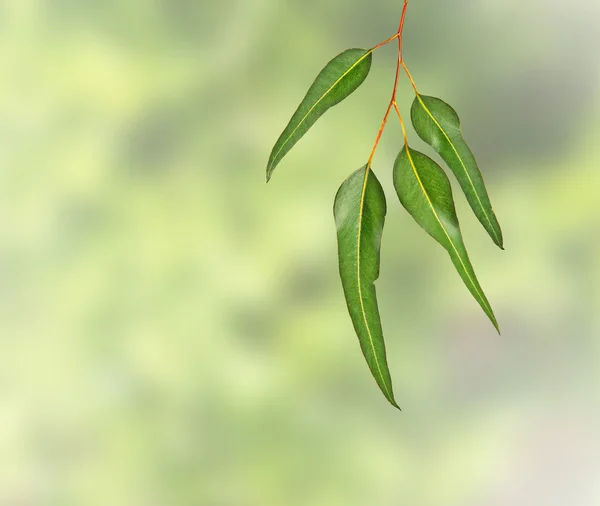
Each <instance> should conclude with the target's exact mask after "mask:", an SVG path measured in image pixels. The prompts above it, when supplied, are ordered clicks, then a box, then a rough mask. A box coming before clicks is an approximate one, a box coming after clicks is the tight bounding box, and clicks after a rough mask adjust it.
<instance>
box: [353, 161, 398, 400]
mask: <svg viewBox="0 0 600 506" xmlns="http://www.w3.org/2000/svg"><path fill="white" fill-rule="evenodd" d="M369 172H370V166H369V165H367V168H366V170H365V178H364V180H363V187H362V193H361V196H360V206H359V210H358V229H357V238H358V243H357V246H356V270H357V276H356V284H357V288H358V299H359V300H360V311H361V314H362V317H363V320H364V322H365V328H366V329H367V334H368V336H369V343H370V345H371V349H372V350H373V358H374V359H375V363H376V364H377V372H378V373H379V378H380V380H381V384H382V386H383V388H384V389H385V393H386V396H387V397H388V399H389V400H390V401H391V402H392V403H393V399H394V398H393V396H392V395H391V394H390V391H389V390H388V386H387V383H386V381H385V378H384V377H383V373H382V372H381V365H380V364H379V358H378V357H377V353H376V351H375V343H374V342H373V336H372V334H371V328H370V327H369V322H368V321H367V313H366V311H365V305H364V302H363V296H362V283H361V276H360V245H361V242H362V241H361V234H362V217H363V208H364V202H365V196H366V193H367V182H368V179H369Z"/></svg>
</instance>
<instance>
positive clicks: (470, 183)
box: [411, 95, 504, 249]
mask: <svg viewBox="0 0 600 506" xmlns="http://www.w3.org/2000/svg"><path fill="white" fill-rule="evenodd" d="M411 119H412V123H413V126H414V127H415V130H416V131H417V134H418V135H419V137H421V139H423V140H424V141H425V142H426V143H427V144H429V145H430V146H431V147H432V148H433V149H435V150H436V151H437V152H438V153H439V155H440V156H441V157H442V158H443V160H444V161H445V162H446V163H447V164H448V167H450V169H451V170H452V172H454V175H455V176H456V178H457V179H458V182H459V183H460V186H461V188H462V189H463V192H464V193H465V196H466V197H467V200H468V202H469V204H470V205H471V208H472V209H473V212H474V213H475V215H476V216H477V218H478V219H479V221H480V222H481V224H482V225H483V226H484V228H485V229H486V230H487V232H488V234H489V235H490V237H491V238H492V239H493V241H494V242H495V243H496V244H497V245H498V246H499V247H500V248H502V249H504V248H503V239H502V230H501V229H500V225H499V223H498V220H497V218H496V215H495V214H494V211H493V209H492V205H491V203H490V198H489V196H488V193H487V191H486V189H485V184H484V182H483V177H482V176H481V172H480V170H479V167H477V162H476V161H475V157H474V156H473V153H472V152H471V150H470V149H469V146H467V143H466V142H465V140H464V138H463V135H462V131H461V128H460V120H459V118H458V115H457V114H456V112H455V111H454V109H452V107H450V106H449V105H448V104H447V103H446V102H444V101H442V100H440V99H439V98H435V97H427V96H423V95H417V96H416V98H415V100H414V102H413V105H412V109H411Z"/></svg>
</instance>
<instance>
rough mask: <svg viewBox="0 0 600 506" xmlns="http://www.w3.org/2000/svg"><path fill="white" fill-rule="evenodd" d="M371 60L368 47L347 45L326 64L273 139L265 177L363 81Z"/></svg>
mask: <svg viewBox="0 0 600 506" xmlns="http://www.w3.org/2000/svg"><path fill="white" fill-rule="evenodd" d="M372 60H373V54H372V50H370V49H348V50H346V51H344V52H343V53H341V54H339V55H338V56H336V57H335V58H334V59H333V60H331V61H330V62H329V63H328V64H327V65H326V66H325V68H324V69H323V70H322V71H321V73H320V74H319V75H318V76H317V78H316V80H315V82H314V83H313V84H312V86H311V87H310V88H309V90H308V92H307V94H306V96H305V97H304V100H302V102H301V103H300V106H299V107H298V109H297V110H296V112H295V113H294V115H293V116H292V119H290V122H289V123H288V125H287V126H286V127H285V130H284V131H283V133H282V134H281V136H280V137H279V139H278V140H277V142H276V143H275V146H274V147H273V151H271V156H270V157H269V162H268V164H267V181H268V180H269V179H271V175H272V173H273V170H274V169H275V167H276V166H277V165H278V164H279V162H280V161H281V160H282V158H283V157H284V156H285V155H286V154H287V153H288V151H289V150H290V149H292V147H293V146H294V144H296V143H297V142H298V141H299V140H300V138H301V137H302V136H303V135H304V134H305V133H306V132H307V131H308V130H309V129H310V127H312V126H313V125H314V124H315V122H316V121H317V120H318V119H319V118H320V117H321V116H322V115H323V114H324V113H325V112H326V111H327V110H328V109H329V108H331V107H333V106H334V105H336V104H339V103H340V102H341V101H342V100H344V99H345V98H347V97H348V96H349V95H350V94H351V93H352V92H354V91H355V90H356V89H357V88H358V87H359V86H360V85H361V84H362V83H363V82H364V80H365V79H366V78H367V75H368V74H369V71H370V70H371V62H372Z"/></svg>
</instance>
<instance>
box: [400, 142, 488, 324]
mask: <svg viewBox="0 0 600 506" xmlns="http://www.w3.org/2000/svg"><path fill="white" fill-rule="evenodd" d="M394 186H395V188H396V192H397V193H398V197H399V198H400V202H401V203H402V205H403V206H404V207H405V208H406V210H407V211H408V212H409V213H410V214H411V215H412V217H413V218H414V219H415V221H416V222H417V223H418V224H419V225H420V226H421V227H422V228H423V229H424V230H425V231H426V232H427V233H428V234H429V235H431V237H433V238H434V239H435V240H436V241H437V242H439V243H440V244H441V245H442V246H443V247H444V248H445V249H446V251H448V253H449V254H450V258H451V259H452V262H453V263H454V266H455V267H456V270H457V271H458V274H459V275H460V277H461V278H462V279H463V281H464V283H465V285H467V288H468V289H469V291H470V292H471V294H472V295H473V297H475V300H477V302H478V303H479V305H480V306H481V308H482V309H483V311H484V312H485V314H486V315H487V316H488V317H489V319H490V320H491V322H492V323H493V325H494V327H496V329H498V322H497V321H496V317H495V316H494V312H493V311H492V308H491V306H490V303H489V302H488V300H487V297H486V296H485V294H484V293H483V290H482V288H481V285H480V284H479V281H478V280H477V277H476V276H475V271H474V270H473V266H472V265H471V261H470V260H469V256H468V254H467V249H466V248H465V245H464V242H463V239H462V234H461V232H460V226H459V223H458V218H457V216H456V210H455V208H454V200H453V198H452V187H451V186H450V181H449V179H448V177H447V176H446V174H445V173H444V171H443V170H442V168H441V167H440V166H439V165H438V164H437V163H435V162H434V161H433V160H432V159H431V158H429V157H427V156H425V155H424V154H422V153H419V152H418V151H414V150H412V149H407V148H404V149H402V151H401V152H400V154H399V155H398V158H396V163H395V164H394Z"/></svg>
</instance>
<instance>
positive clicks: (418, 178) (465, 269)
mask: <svg viewBox="0 0 600 506" xmlns="http://www.w3.org/2000/svg"><path fill="white" fill-rule="evenodd" d="M406 154H407V156H408V160H409V162H410V166H411V168H412V170H413V173H414V174H415V177H416V178H417V182H418V183H419V186H420V187H421V191H422V192H423V195H425V198H426V199H427V203H428V204H429V207H430V208H431V212H432V213H433V215H434V216H435V219H436V220H437V222H438V223H439V224H440V227H442V230H443V231H444V234H446V237H447V238H448V241H450V245H451V246H452V249H454V252H455V253H456V256H457V257H458V260H459V261H460V264H461V266H462V268H463V270H464V272H465V274H466V275H467V277H468V278H469V282H470V283H471V285H472V286H473V288H474V289H475V291H476V292H477V295H478V297H480V299H481V302H483V304H484V305H485V306H486V308H487V309H488V311H489V312H490V314H493V311H492V308H491V306H490V305H489V303H488V302H487V300H486V298H485V296H483V294H482V293H481V292H480V290H479V289H478V288H477V284H475V282H474V281H473V279H472V278H471V275H470V274H469V271H468V269H467V267H466V266H465V263H464V262H463V259H462V257H461V255H460V253H459V252H458V249H457V248H456V246H455V245H454V241H453V240H452V238H451V237H450V234H448V231H447V230H446V227H444V224H443V223H442V220H441V219H440V217H439V216H438V214H437V212H436V210H435V207H434V206H433V203H432V202H431V199H430V198H429V194H428V193H427V190H425V187H424V186H423V182H422V181H421V178H420V176H419V174H418V171H417V168H416V166H415V164H414V162H413V159H412V156H411V154H410V150H409V149H408V148H407V149H406Z"/></svg>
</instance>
